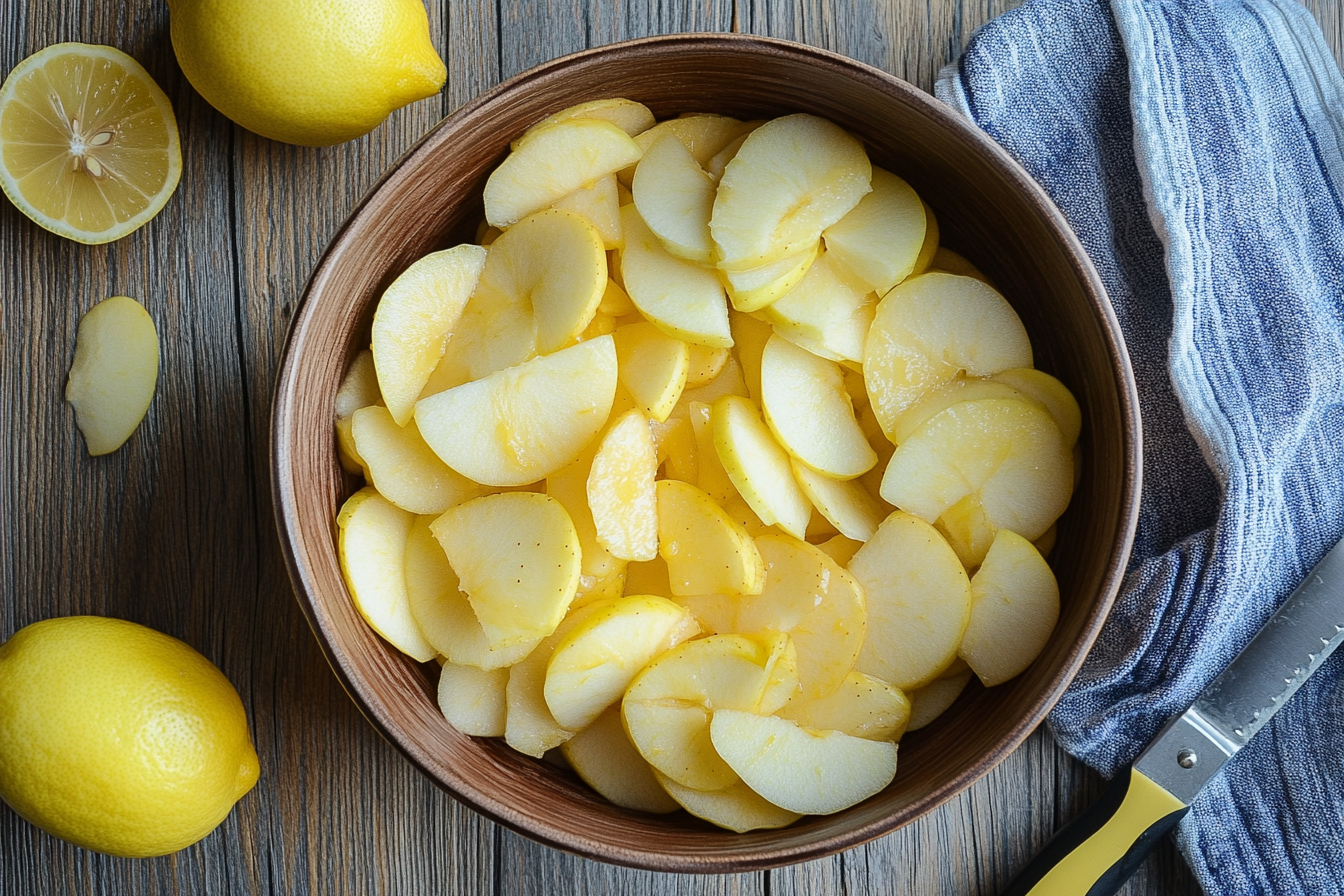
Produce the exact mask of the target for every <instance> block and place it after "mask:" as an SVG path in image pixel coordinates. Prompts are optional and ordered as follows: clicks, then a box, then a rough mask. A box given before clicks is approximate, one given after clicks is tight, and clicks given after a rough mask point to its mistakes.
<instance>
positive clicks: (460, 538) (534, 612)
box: [430, 492, 580, 650]
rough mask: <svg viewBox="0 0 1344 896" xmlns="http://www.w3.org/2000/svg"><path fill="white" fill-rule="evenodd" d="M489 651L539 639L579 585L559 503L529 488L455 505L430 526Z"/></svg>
mask: <svg viewBox="0 0 1344 896" xmlns="http://www.w3.org/2000/svg"><path fill="white" fill-rule="evenodd" d="M430 529H431V531H432V532H433V533H434V537H435V538H437V539H438V541H439V544H440V545H442V546H443V552H444V553H445V554H447V555H448V562H449V563H450V564H452V567H453V571H454V572H455V573H457V577H458V580H459V587H460V588H461V589H462V591H463V592H464V593H465V594H466V595H467V599H468V600H469V601H470V602H471V607H472V609H473V610H475V611H476V618H477V619H479V620H480V623H481V628H482V629H484V630H485V634H486V637H487V638H488V640H489V642H490V648H491V649H492V650H498V649H500V648H503V647H509V646H511V645H514V644H521V643H524V642H527V641H535V640H538V639H540V638H544V637H546V636H547V635H549V634H551V632H553V631H555V627H556V626H557V625H559V623H560V620H561V619H562V618H563V617H564V615H565V611H566V610H567V609H568V608H569V604H570V601H571V600H573V599H574V594H575V592H576V591H577V590H578V584H579V562H580V558H579V537H578V533H576V532H575V531H574V523H573V522H571V521H570V518H569V514H568V513H566V512H565V508H564V507H563V506H562V505H561V504H560V502H559V501H556V500H555V499H554V498H550V497H548V496H546V495H541V494H537V493H536V492H503V493H501V494H496V495H486V496H485V497H483V498H476V499H474V500H472V501H468V502H466V503H465V504H459V505H457V506H456V507H453V508H452V509H450V510H448V511H447V512H446V513H444V514H443V515H442V516H440V517H439V518H438V519H437V520H435V521H434V523H433V524H432V525H431V526H430Z"/></svg>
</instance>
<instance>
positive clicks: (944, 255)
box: [929, 246, 994, 286]
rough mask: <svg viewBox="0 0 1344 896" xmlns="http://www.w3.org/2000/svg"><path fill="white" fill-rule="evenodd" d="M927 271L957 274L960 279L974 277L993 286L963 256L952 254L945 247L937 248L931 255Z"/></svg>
mask: <svg viewBox="0 0 1344 896" xmlns="http://www.w3.org/2000/svg"><path fill="white" fill-rule="evenodd" d="M929 270H931V271H943V272H945V273H948V274H958V275H960V276H962V277H974V278H975V279H977V280H980V281H982V282H984V283H986V284H988V285H989V286H993V285H994V284H993V283H992V282H990V279H989V278H988V277H986V276H985V275H984V273H983V272H982V271H981V270H980V269H979V268H977V267H976V266H975V265H973V264H971V263H970V262H969V261H967V260H966V258H965V257H964V256H962V255H960V254H958V253H956V252H953V251H952V250H951V249H949V248H947V247H946V246H939V247H938V250H937V251H936V252H934V253H933V258H932V259H930V261H929Z"/></svg>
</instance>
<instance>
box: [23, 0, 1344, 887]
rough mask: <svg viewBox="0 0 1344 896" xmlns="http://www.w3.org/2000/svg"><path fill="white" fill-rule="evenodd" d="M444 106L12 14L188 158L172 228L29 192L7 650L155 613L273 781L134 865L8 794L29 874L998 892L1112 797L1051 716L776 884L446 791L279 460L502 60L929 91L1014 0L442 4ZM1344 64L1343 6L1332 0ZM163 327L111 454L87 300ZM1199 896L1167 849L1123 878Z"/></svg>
mask: <svg viewBox="0 0 1344 896" xmlns="http://www.w3.org/2000/svg"><path fill="white" fill-rule="evenodd" d="M427 5H428V6H429V11H430V18H431V22H432V26H433V29H434V37H435V42H436V46H438V47H439V48H440V50H441V53H442V55H443V57H444V59H445V61H446V62H447V64H448V70H449V82H448V85H447V87H446V89H445V90H444V92H443V94H442V96H441V97H439V98H435V99H430V100H425V101H422V102H421V103H417V104H415V105H413V106H411V107H409V108H407V109H404V110H401V111H400V112H398V113H395V114H394V115H393V116H392V118H391V119H390V120H389V121H388V122H387V123H386V124H384V125H383V126H382V127H380V128H379V129H378V130H376V131H375V132H374V133H373V134H371V135H370V136H368V137H365V138H363V139H360V140H357V141H354V142H352V143H349V144H345V145H343V146H339V147H333V148H329V149H320V150H309V149H300V148H296V147H288V146H283V145H281V144H276V143H271V142H269V141H265V140H262V139H260V138H257V137H255V136H253V135H251V134H249V133H247V132H245V131H243V130H242V129H240V128H238V127H236V126H234V125H232V124H231V123H230V122H228V121H227V120H225V119H224V118H223V117H222V116H220V115H219V114H218V113H216V112H215V111H214V110H213V109H211V108H210V107H209V106H208V105H207V104H206V103H205V102H204V101H203V100H201V99H200V97H199V96H198V95H197V94H196V93H195V92H194V91H193V90H192V89H191V87H190V86H189V85H188V84H187V83H186V81H185V79H184V78H183V77H182V75H181V72H180V70H179V69H178V67H177V64H176V62H175V60H174V59H173V54H172V50H171V47H170V46H169V43H168V38H167V11H166V8H165V7H164V6H163V4H162V3H159V2H152V3H141V4H124V3H114V2H111V0H31V2H27V3H8V4H5V8H4V12H3V15H0V73H6V72H8V71H9V69H11V68H12V67H13V66H14V65H15V64H17V62H18V61H19V60H21V59H22V58H24V57H25V56H27V55H29V54H30V53H32V52H35V51H36V50H38V49H40V48H41V47H43V46H46V45H48V44H51V43H55V42H58V41H62V40H79V41H84V42H90V43H106V44H111V45H114V46H117V47H120V48H121V49H124V50H126V51H128V52H130V53H131V54H132V55H134V56H135V57H136V58H137V59H139V60H140V61H141V62H142V63H143V64H145V65H146V67H147V68H148V70H149V71H150V73H151V74H152V75H153V76H154V77H155V79H156V80H158V82H159V83H160V85H161V86H162V87H163V88H164V89H165V91H166V92H167V93H168V95H169V97H170V99H171V100H172V101H173V105H174V108H175V109H176V112H177V115H178V120H179V127H180V129H181V134H182V139H183V156H184V164H185V168H184V172H183V178H182V183H181V186H180V187H179V190H178V193H177V195H176V196H175V197H174V198H173V199H172V200H171V201H170V202H169V203H168V205H167V207H166V208H165V210H164V211H163V212H162V213H161V214H160V215H159V217H158V218H156V219H155V221H154V222H152V223H151V224H150V225H149V226H147V227H146V228H144V229H142V230H141V231H139V232H137V233H136V234H134V235H132V236H131V237H128V238H126V239H124V240H121V241H119V242H117V243H114V244H111V245H110V246H105V247H85V246H79V245H76V244H74V243H71V242H68V241H65V240H62V239H60V238H58V237H55V236H52V235H50V234H48V233H46V232H44V231H42V230H40V229H38V228H37V227H35V226H34V225H32V224H31V223H30V222H28V221H27V219H25V218H24V217H23V216H22V215H21V214H20V213H19V212H18V211H17V210H16V209H14V207H13V206H12V205H10V204H9V203H8V202H3V201H0V425H2V426H3V431H4V439H3V442H0V446H2V447H0V639H3V638H7V637H8V636H9V635H10V634H12V633H13V632H14V631H15V630H16V629H17V628H19V627H21V626H23V625H26V624H28V623H30V622H33V621H36V620H39V619H43V618H48V617H51V616H58V615H66V614H73V613H96V614H102V615H110V616H118V617H122V618H127V619H132V620H135V621H138V622H142V623H145V624H147V625H150V626H152V627H155V628H157V629H160V630H162V631H166V632H168V633H170V634H173V635H175V636H177V637H180V638H183V639H184V640H186V641H187V642H188V643H190V644H192V645H193V646H195V647H196V648H197V649H199V650H201V651H202V652H203V653H205V655H206V656H208V657H209V658H210V659H212V660H213V661H214V662H216V663H217V664H219V665H220V667H221V668H222V669H223V671H224V672H225V674H226V675H228V677H229V678H230V680H232V681H233V682H234V683H235V684H236V685H237V686H238V688H239V691H240V693H241V695H242V697H243V700H244V703H245V706H246V708H247V712H248V717H249V719H250V720H251V723H252V726H253V734H254V738H255V740H256V743H257V748H258V752H259V753H260V755H261V760H262V778H261V781H260V783H259V785H258V786H257V788H256V789H255V790H254V791H253V792H252V793H251V794H249V795H248V796H247V797H246V798H245V799H244V800H243V801H242V802H241V803H240V804H239V805H238V807H237V808H236V809H235V811H234V812H233V813H232V814H231V815H230V816H229V818H228V819H227V820H226V821H225V823H224V824H223V825H222V826H221V827H220V829H219V830H217V831H216V832H215V833H213V834H211V835H210V836H209V837H207V838H206V839H205V840H204V841H203V842H202V843H200V844H198V845H197V846H194V847H191V848H189V849H187V850H184V851H182V852H181V853H178V854H177V855H175V856H171V857H167V858H163V859H155V860H142V861H129V860H121V859H112V858H108V857H104V856H99V855H96V854H93V853H89V852H86V851H83V850H79V849H76V848H74V847H70V846H68V845H66V844H64V843H61V842H59V841H56V840H54V839H53V838H51V837H48V836H47V835H45V834H43V833H41V832H40V831H37V830H36V829H34V828H32V827H31V826H29V825H27V824H26V823H25V822H23V821H22V820H21V819H19V818H18V817H17V816H15V815H14V813H13V812H12V811H10V810H9V809H8V808H7V807H2V806H0V893H5V894H10V893H15V894H18V893H24V894H28V893H31V894H44V896H45V894H66V893H109V894H111V893H115V894H131V893H136V894H139V893H155V894H158V893H169V892H183V893H206V892H208V893H212V894H233V893H238V894H260V893H287V894H289V893H292V894H306V893H361V894H363V893H386V894H401V893H408V894H410V893H427V892H436V893H444V894H454V896H456V894H463V896H477V894H514V893H527V894H550V893H556V892H563V893H584V894H589V893H592V894H596V893H612V894H616V893H645V892H647V893H658V894H663V893H678V894H680V893H734V894H736V893H741V894H755V893H779V894H783V893H798V894H818V893H844V894H853V896H859V894H862V896H869V894H921V896H923V894H943V893H946V894H953V893H956V894H983V896H990V894H993V893H994V892H995V889H996V888H997V887H998V886H1001V885H1002V883H1003V882H1004V881H1005V880H1006V879H1007V877H1008V876H1009V875H1010V874H1011V872H1012V871H1013V870H1014V869H1015V868H1017V867H1019V866H1020V865H1021V864H1022V863H1023V862H1024V861H1025V860H1026V858H1027V856H1028V855H1029V854H1030V853H1031V852H1032V851H1033V850H1034V849H1036V848H1037V847H1038V846H1039V845H1040V844H1041V843H1043V842H1044V840H1045V839H1046V838H1047V837H1048V836H1049V834H1050V832H1051V831H1052V830H1054V829H1055V828H1057V827H1058V826H1060V825H1061V824H1063V823H1064V822H1066V821H1067V820H1068V819H1070V818H1071V817H1072V816H1073V815H1074V814H1076V813H1077V812H1078V811H1080V810H1081V808H1082V807H1083V806H1084V805H1085V804H1086V803H1087V802H1088V801H1090V800H1091V799H1093V798H1094V797H1095V796H1096V795H1097V794H1098V793H1099V792H1100V789H1101V782H1100V779H1099V778H1098V777H1097V776H1096V775H1095V774H1093V773H1091V772H1090V771H1088V770H1086V769H1084V768H1083V767H1082V766H1081V765H1080V764H1078V763H1077V762H1075V761H1073V760H1072V759H1070V758H1069V757H1068V756H1067V755H1065V754H1064V753H1063V752H1062V751H1060V750H1059V749H1058V748H1057V747H1056V746H1055V745H1054V744H1053V742H1052V741H1051V740H1050V738H1049V736H1048V734H1046V733H1045V732H1037V733H1036V734H1034V735H1033V736H1032V737H1031V738H1030V739H1029V740H1028V741H1027V743H1026V744H1025V745H1024V746H1023V747H1022V748H1021V749H1019V750H1018V751H1017V752H1016V753H1014V754H1013V755H1012V756H1011V757H1009V758H1008V759H1007V760H1006V761H1005V762H1004V763H1003V764H1002V765H1000V766H999V767H998V768H997V769H995V770H994V771H993V772H991V773H990V774H989V775H988V776H986V777H985V778H984V779H982V780H981V781H980V782H979V783H977V784H976V785H974V786H973V787H972V788H971V789H970V790H968V791H967V792H966V793H964V794H962V795H961V796H959V797H957V798H956V799H954V800H952V801H951V802H950V803H948V804H947V805H945V806H944V807H942V808H941V809H939V810H937V811H935V812H934V813H933V814H931V815H930V816H929V817H927V818H925V819H923V820H921V821H919V822H916V823H915V824H913V825H910V826H909V827H907V828H904V829H902V830H900V831H898V832H896V833H894V834H892V835H890V836H888V837H886V838H883V839H881V840H878V841H875V842H873V843H871V844H869V845H867V846H865V847H861V848H859V849H856V850H853V851H851V852H849V853H845V854H844V855H842V856H839V857H835V858H831V859H824V860H820V861H817V862H813V863H808V864H804V865H800V866H796V867H793V868H787V869H782V870H778V871H774V872H769V873H762V874H750V875H735V876H726V877H687V876H671V875H654V874H649V873H644V872H633V871H628V870H624V869H616V868H610V867H608V866H605V865H600V864H598V863H594V862H590V861H587V860H582V859H576V858H573V857H571V856H567V855H564V854H562V853H558V852H555V851H553V850H550V849H547V848H545V847H541V846H537V845H536V844H533V843H531V842H530V841H527V840H525V839H523V838H520V837H518V836H517V835H515V834H513V833H511V832H508V831H505V830H504V829H502V828H499V827H498V826H495V825H493V824H491V823H490V822H487V821H485V820H483V819H482V818H481V817H480V816H478V815H476V814H475V813H473V812H471V811H470V810H467V809H465V808H463V807H461V806H460V805H459V804H457V803H456V802H454V801H453V800H452V799H450V798H449V797H447V796H446V795H444V794H443V793H442V792H441V791H439V790H437V789H436V788H435V787H434V786H433V785H431V784H430V783H429V782H428V781H427V780H425V779H424V778H423V777H422V776H421V775H419V774H418V773H417V772H416V771H415V770H414V769H413V768H412V767H411V765H410V764H409V763H408V762H406V761H405V760H404V759H403V758H402V757H401V755H400V754H399V753H397V752H396V751H395V750H394V749H393V748H392V747H390V746H389V745H388V744H386V743H385V742H383V741H382V740H381V739H380V738H379V737H378V735H377V734H376V733H375V732H374V730H373V728H372V727H371V726H369V725H368V724H367V723H366V722H365V721H364V719H363V718H362V717H361V716H360V715H359V713H358V711H357V710H356V708H355V706H354V704H353V703H352V702H351V701H350V700H349V698H348V697H347V696H346V695H345V693H344V692H343V691H342V690H341V688H340V686H339V684H338V683H337V680H336V678H335V677H334V676H333V675H332V674H331V671H330V669H329V668H328V667H327V665H326V663H325V661H324V659H323V657H322V655H321V652H320V651H319V650H318V648H317V645H316V643H315V641H314V639H313V637H312V635H311V633H310V631H309V630H308V627H307V625H306V623H305V622H304V619H303V617H302V614H301V613H300V611H299V610H298V608H297V606H296V605H295V602H294V599H293V595H292V593H291V591H290V588H289V585H288V582H287V579H286V577H285V573H284V570H283V565H282V563H281V560H280V556H279V551H278V548H277V545H276V538H275V532H274V526H273V524H272V522H271V519H272V517H271V506H270V493H269V486H268V481H267V477H266V475H265V470H266V468H267V458H268V434H267V421H268V420H269V416H270V389H271V386H272V383H273V379H274V375H275V370H276V363H277V360H278V357H279V350H280V343H281V340H282V339H283V337H284V332H285V329H286V327H287V324H288V321H289V319H290V318H291V316H292V314H293V311H294V307H293V303H294V301H295V299H296V298H297V296H298V294H299V292H300V289H301V287H302V285H303V283H304V281H305V280H306V278H307V276H308V274H309V272H310V271H311V270H312V268H313V266H314V265H315V263H316V261H317V259H318V257H319V256H320V254H321V252H322V249H323V247H324V246H325V245H326V243H327V241H328V240H329V239H330V237H331V236H332V234H333V233H334V231H335V229H336V227H337V226H338V225H339V223H340V222H341V221H342V220H343V219H344V217H345V215H346V214H347V212H348V211H349V209H350V208H352V207H353V205H354V204H355V203H356V202H357V201H358V199H359V197H360V196H361V195H362V194H363V192H364V191H365V190H366V189H367V188H368V187H369V186H370V185H371V184H372V183H373V181H374V180H375V179H376V178H377V176H378V175H379V173H380V172H381V171H382V170H383V169H384V168H385V167H386V166H387V165H388V164H390V163H391V162H392V161H393V160H394V159H395V158H397V156H398V155H400V153H401V152H402V151H404V150H405V148H407V147H408V146H409V145H410V144H411V143H412V142H414V140H415V139H416V138H417V137H418V136H419V135H420V134H421V133H423V132H424V131H425V130H426V129H427V128H428V127H429V126H430V125H431V124H433V123H434V122H435V121H436V120H437V119H438V118H439V117H440V116H441V115H443V114H446V113H447V112H449V111H451V110H452V109H454V108H456V107H457V106H459V105H461V104H462V103H464V102H466V101H467V100H469V99H470V98H471V97H473V96H475V95H476V94H477V93H479V92H480V91H481V90H484V89H486V88H487V87H489V86H491V85H493V84H495V83H497V82H498V81H500V80H501V79H502V78H504V77H507V76H508V75H511V74H514V73H516V72H517V71H519V70H521V69H522V68H525V67H527V66H529V65H532V64H534V63H537V62H541V61H544V60H546V59H549V58H552V57H554V56H557V55H560V54H562V53H566V52H570V51H572V50H576V49H581V48H583V47H586V46H593V45H597V44H601V43H606V42H610V41H612V40H617V39H621V38H625V37H637V36H642V35H646V34H654V33H666V32H671V31H679V30H692V29H701V28H703V29H706V30H729V29H730V28H733V27H736V29H737V30H743V31H751V32H754V33H760V34H769V35H773V36H778V37H785V38H791V39H794V40H801V41H805V42H809V43H814V44H816V45H818V46H823V47H826V48H829V49H834V50H837V51H840V52H843V53H847V54H849V55H852V56H854V57H855V58H858V59H861V60H863V61H866V62H870V63H872V64H874V65H877V66H879V67H881V68H883V69H886V70H887V71H890V72H893V73H895V74H897V75H899V76H901V77H904V78H907V79H909V80H911V81H913V82H914V83H915V84H916V85H918V86H920V87H923V88H925V89H927V88H928V87H929V86H930V85H931V83H932V78H933V75H934V73H935V72H936V70H937V69H938V68H939V67H940V66H941V65H942V64H943V63H945V62H946V61H948V60H949V59H951V58H952V57H953V56H954V54H955V52H956V50H957V49H959V47H960V46H961V44H962V43H963V42H964V40H965V39H966V38H968V37H969V35H970V34H971V33H972V31H973V30H974V29H975V28H976V27H978V25H980V24H982V23H983V22H984V21H987V20H988V19H989V18H992V17H993V16H994V15H997V14H998V13H1000V12H1001V11H1003V10H1004V9H1005V8H1007V7H1010V6H1014V5H1016V3H1015V2H1012V0H886V2H880V0H860V2H850V0H826V2H822V0H806V2H804V0H736V2H735V3H733V2H729V0H686V2H678V0H600V2H591V3H590V2H586V0H569V2H566V0H549V2H547V0H528V2H512V0H429V2H428V4H427ZM1306 5H1307V6H1308V8H1310V9H1311V10H1312V12H1313V13H1314V14H1315V15H1316V16H1317V18H1318V20H1319V21H1320V22H1321V24H1322V26H1323V29H1324V31H1325V33H1326V37H1327V39H1328V41H1329V42H1330V45H1331V47H1332V49H1333V50H1334V52H1335V54H1336V58H1339V56H1340V54H1341V48H1344V17H1342V16H1341V12H1340V6H1339V4H1338V3H1337V0H1308V2H1307V4H1306ZM118 293H123V294H128V295H131V296H134V297H135V298H137V299H139V300H140V301H142V302H143V303H144V304H145V305H146V307H147V308H148V309H149V311H150V314H151V315H152V316H153V317H154V320H155V323H156V325H157V326H158V328H159V333H160V339H161V345H162V352H163V355H162V358H161V366H160V383H159V388H158V393H157V395H156V398H155V400H154V403H153V405H152V406H151V408H150V412H149V416H148V417H147V419H146V422H145V423H144V424H143V425H142V427H141V428H140V430H139V431H138V432H137V433H136V435H135V436H133V437H132V439H131V441H130V443H129V444H128V445H127V446H126V447H125V448H123V449H122V450H121V451H119V452H117V453H115V454H113V455H110V456H108V457H105V458H99V459H90V458H88V457H87V455H86V454H85V452H84V447H83V443H82V440H81V439H80V437H79V435H78V432H77V431H76V429H75V427H74V417H73V413H72V412H71V411H70V409H69V408H68V406H67V405H65V404H64V402H63V401H62V392H63V389H64V380H65V373H66V370H67V369H68V366H69V363H70V360H71V358H72V356H73V351H74V334H75V328H76V325H77V323H78V319H79V316H80V315H81V314H82V313H83V312H84V311H86V310H87V309H88V308H89V307H90V306H91V305H93V304H94V303H95V302H97V301H99V300H101V299H103V298H106V297H107V296H109V295H113V294H118ZM1123 892H1124V893H1126V894H1128V896H1140V894H1142V896H1172V894H1194V893H1197V892H1198V888H1197V887H1196V886H1195V884H1194V882H1193V880H1192V879H1191V877H1190V875H1189V873H1188V871H1186V870H1185V868H1184V865H1183V864H1182V862H1181V860H1180V857H1179V856H1178V855H1177V854H1176V852H1175V850H1174V848H1172V847H1171V846H1170V844H1164V845H1163V846H1162V847H1161V848H1160V849H1159V851H1158V853H1157V854H1156V855H1155V856H1154V857H1153V858H1152V859H1150V860H1149V861H1148V863H1147V864H1146V865H1145V866H1144V867H1143V868H1142V869H1141V870H1140V872H1139V874H1138V875H1137V876H1136V877H1135V878H1134V879H1133V880H1132V881H1131V882H1130V884H1129V885H1128V886H1127V887H1126V888H1125V890H1124V891H1123Z"/></svg>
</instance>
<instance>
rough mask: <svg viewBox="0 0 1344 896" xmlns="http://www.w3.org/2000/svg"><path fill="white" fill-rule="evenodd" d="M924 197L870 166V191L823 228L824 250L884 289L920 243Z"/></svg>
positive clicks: (906, 270) (904, 273)
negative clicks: (841, 216)
mask: <svg viewBox="0 0 1344 896" xmlns="http://www.w3.org/2000/svg"><path fill="white" fill-rule="evenodd" d="M926 227H927V225H926V221H925V216H924V203H923V201H922V200H921V199H920V198H919V194H917V193H916V192H915V191H914V190H913V189H911V187H910V185H909V184H908V183H906V182H905V181H903V180H901V179H900V178H899V177H897V176H896V175H894V174H892V173H891V172H890V171H885V170H883V169H881V168H877V167H874V168H873V191H872V192H871V193H869V194H868V195H867V196H864V197H863V198H862V199H860V200H859V204H858V205H856V206H854V208H852V209H850V211H849V213H848V214H847V215H845V216H844V217H843V218H841V219H840V220H839V221H836V222H835V223H834V224H832V225H831V226H830V227H828V228H826V232H825V233H824V234H823V236H824V237H825V239H826V251H827V253H829V254H833V255H834V257H835V259H836V260H837V261H840V262H842V263H843V264H844V265H845V266H846V267H848V268H849V269H850V270H851V271H853V272H854V273H855V274H857V275H858V276H859V278H860V279H862V280H863V281H864V282H865V283H866V284H867V286H868V289H869V290H873V291H875V292H877V294H878V295H886V294H887V293H888V292H889V291H890V290H891V288H892V287H893V286H895V285H896V284H897V283H900V282H901V281H902V280H904V279H905V278H906V277H908V276H910V272H911V271H913V270H914V268H915V262H916V261H917V260H918V259H919V251H920V249H921V248H923V246H924V231H925V229H926Z"/></svg>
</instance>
